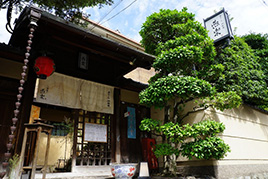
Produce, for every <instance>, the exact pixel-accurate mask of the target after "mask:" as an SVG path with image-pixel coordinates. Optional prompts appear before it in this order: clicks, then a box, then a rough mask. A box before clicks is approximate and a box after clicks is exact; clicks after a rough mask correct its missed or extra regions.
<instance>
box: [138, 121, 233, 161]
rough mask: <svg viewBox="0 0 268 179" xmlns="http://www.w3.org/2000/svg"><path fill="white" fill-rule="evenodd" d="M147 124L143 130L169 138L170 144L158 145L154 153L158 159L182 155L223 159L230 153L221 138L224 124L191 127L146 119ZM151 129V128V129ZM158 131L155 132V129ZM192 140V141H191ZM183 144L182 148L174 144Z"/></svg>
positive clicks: (212, 122)
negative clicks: (162, 123)
mask: <svg viewBox="0 0 268 179" xmlns="http://www.w3.org/2000/svg"><path fill="white" fill-rule="evenodd" d="M146 121H147V122H146V123H145V122H142V123H141V125H140V129H141V130H146V131H157V133H158V134H161V135H163V136H165V137H166V138H167V140H168V141H170V143H163V144H157V145H156V146H155V148H154V153H155V155H156V156H157V157H160V156H169V155H172V154H175V155H176V156H179V155H180V154H181V155H183V156H185V157H188V158H189V159H191V158H192V157H196V158H198V159H212V158H214V159H221V158H223V157H224V156H225V155H226V153H227V152H230V147H229V146H228V145H227V144H226V143H225V142H224V141H223V140H222V139H220V138H219V137H217V135H218V134H220V133H222V132H223V131H224V129H225V126H224V124H223V123H219V122H216V121H213V120H204V121H201V122H198V123H195V124H193V125H192V126H190V125H189V124H185V125H183V126H181V125H179V124H177V123H172V122H168V123H165V124H164V125H161V124H160V122H159V121H158V120H153V119H146ZM150 123H151V124H150ZM150 127H151V128H150ZM156 128H157V129H158V130H155V129H156ZM189 139H190V141H189ZM179 143H181V147H180V148H177V147H176V145H174V144H179Z"/></svg>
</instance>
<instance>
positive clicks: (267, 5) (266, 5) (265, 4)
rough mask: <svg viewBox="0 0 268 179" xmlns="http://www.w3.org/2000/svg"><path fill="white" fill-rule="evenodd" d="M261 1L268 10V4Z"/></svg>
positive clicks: (263, 0)
mask: <svg viewBox="0 0 268 179" xmlns="http://www.w3.org/2000/svg"><path fill="white" fill-rule="evenodd" d="M260 1H261V4H262V5H264V6H265V7H266V8H268V4H267V3H266V1H265V0H260Z"/></svg>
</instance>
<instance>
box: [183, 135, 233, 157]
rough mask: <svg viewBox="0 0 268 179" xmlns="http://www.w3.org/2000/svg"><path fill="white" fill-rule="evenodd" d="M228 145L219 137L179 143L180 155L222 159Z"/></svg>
mask: <svg viewBox="0 0 268 179" xmlns="http://www.w3.org/2000/svg"><path fill="white" fill-rule="evenodd" d="M227 152H230V147H229V146H228V145H227V144H226V143H225V142H224V141H223V140H222V139H221V138H219V137H206V138H204V139H198V140H197V141H193V142H188V143H183V144H182V145H181V154H182V156H185V157H188V158H189V159H192V157H195V158H197V159H206V160H208V159H217V160H219V159H222V158H224V157H225V156H226V153H227Z"/></svg>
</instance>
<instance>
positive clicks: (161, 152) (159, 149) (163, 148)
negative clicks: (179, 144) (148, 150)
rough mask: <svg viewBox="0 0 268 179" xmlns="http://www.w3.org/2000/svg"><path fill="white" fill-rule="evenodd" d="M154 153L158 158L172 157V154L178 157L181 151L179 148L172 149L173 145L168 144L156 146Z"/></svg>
mask: <svg viewBox="0 0 268 179" xmlns="http://www.w3.org/2000/svg"><path fill="white" fill-rule="evenodd" d="M153 152H154V154H155V156H156V157H160V156H170V155H172V154H175V155H176V156H178V155H179V153H180V151H179V150H178V149H177V148H174V147H172V146H171V144H168V143H162V144H157V145H155V147H154V150H153Z"/></svg>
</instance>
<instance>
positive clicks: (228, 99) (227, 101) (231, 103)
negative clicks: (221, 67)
mask: <svg viewBox="0 0 268 179" xmlns="http://www.w3.org/2000/svg"><path fill="white" fill-rule="evenodd" d="M207 103H208V104H209V103H210V104H211V105H212V106H214V107H215V108H216V109H218V110H221V111H223V110H225V109H232V108H237V107H239V106H240V104H241V103H242V99H241V97H240V96H239V95H238V94H237V93H236V92H234V91H228V92H221V93H216V94H215V95H214V96H212V97H210V98H209V100H208V102H207Z"/></svg>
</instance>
